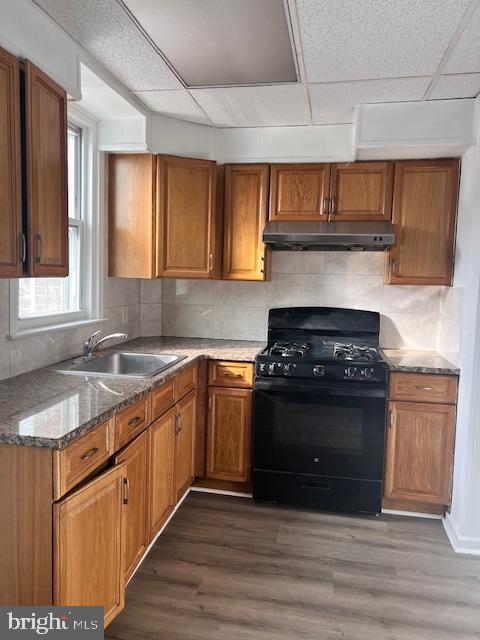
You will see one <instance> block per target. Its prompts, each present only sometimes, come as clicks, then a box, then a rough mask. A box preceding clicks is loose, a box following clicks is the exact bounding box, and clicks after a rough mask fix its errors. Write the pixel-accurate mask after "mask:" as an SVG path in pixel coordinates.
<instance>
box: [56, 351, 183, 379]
mask: <svg viewBox="0 0 480 640" xmlns="http://www.w3.org/2000/svg"><path fill="white" fill-rule="evenodd" d="M184 358H186V356H176V355H171V354H166V353H162V354H159V355H155V354H151V353H124V352H120V351H114V352H113V353H106V354H105V355H103V354H101V355H98V356H94V357H93V358H92V360H85V361H84V362H80V363H79V364H74V365H73V366H71V367H69V368H68V369H57V370H56V371H58V372H59V373H65V374H67V375H76V376H110V377H113V378H118V377H130V378H151V377H152V376H154V375H156V374H157V373H160V372H161V371H164V370H165V369H168V368H169V367H171V366H172V365H174V364H176V363H177V362H179V361H180V360H183V359H184Z"/></svg>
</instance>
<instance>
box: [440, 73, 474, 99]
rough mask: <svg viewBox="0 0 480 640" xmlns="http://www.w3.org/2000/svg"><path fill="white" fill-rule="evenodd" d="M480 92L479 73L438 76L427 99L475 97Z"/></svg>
mask: <svg viewBox="0 0 480 640" xmlns="http://www.w3.org/2000/svg"><path fill="white" fill-rule="evenodd" d="M479 92H480V73H465V74H460V75H453V76H449V75H445V76H440V77H439V78H438V80H437V81H436V82H435V84H434V86H433V89H432V91H431V92H430V95H429V96H428V99H429V100H442V99H450V98H475V97H476V96H477V95H478V93H479Z"/></svg>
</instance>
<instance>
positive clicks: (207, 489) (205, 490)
mask: <svg viewBox="0 0 480 640" xmlns="http://www.w3.org/2000/svg"><path fill="white" fill-rule="evenodd" d="M190 491H199V492H201V493H217V494H218V495H221V496H236V497H237V498H253V495H252V494H251V493H240V492H239V491H227V490H226V489H212V488H211V487H190Z"/></svg>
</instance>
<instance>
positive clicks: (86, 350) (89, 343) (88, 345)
mask: <svg viewBox="0 0 480 640" xmlns="http://www.w3.org/2000/svg"><path fill="white" fill-rule="evenodd" d="M100 333H102V332H101V330H99V331H95V333H92V335H91V336H90V337H89V338H88V339H87V340H85V344H84V345H83V359H84V360H91V359H92V355H93V352H94V351H95V349H97V348H98V347H99V346H100V345H101V344H102V343H104V342H106V341H107V340H114V339H116V338H121V339H122V340H126V339H127V338H128V334H127V333H112V334H110V335H109V336H105V337H104V338H102V339H101V340H96V337H97V336H98V335H99V334H100Z"/></svg>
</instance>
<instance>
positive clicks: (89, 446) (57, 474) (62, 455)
mask: <svg viewBox="0 0 480 640" xmlns="http://www.w3.org/2000/svg"><path fill="white" fill-rule="evenodd" d="M112 453H113V419H112V420H109V421H108V422H104V423H103V424H101V425H100V426H99V427H96V428H95V429H94V430H93V431H90V432H89V433H87V434H86V435H84V436H83V437H82V438H80V439H79V440H76V441H75V442H72V444H70V445H68V446H67V447H65V449H60V450H59V451H55V452H54V498H55V500H58V499H59V498H61V496H63V495H65V494H66V493H67V492H68V491H70V489H72V488H73V487H74V486H75V485H77V484H78V483H79V482H80V481H81V480H83V479H84V478H86V477H87V476H88V475H89V474H90V473H91V472H92V471H94V470H95V469H96V468H97V467H99V466H100V465H101V464H102V463H104V462H105V461H106V460H108V458H109V457H110V456H111V455H112Z"/></svg>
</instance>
